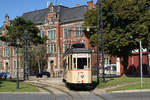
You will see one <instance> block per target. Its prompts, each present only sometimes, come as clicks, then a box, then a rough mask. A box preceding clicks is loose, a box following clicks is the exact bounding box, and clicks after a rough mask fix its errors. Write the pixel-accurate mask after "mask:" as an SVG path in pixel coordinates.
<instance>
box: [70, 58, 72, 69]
mask: <svg viewBox="0 0 150 100" xmlns="http://www.w3.org/2000/svg"><path fill="white" fill-rule="evenodd" d="M70 67H71V70H72V55H71V59H70Z"/></svg>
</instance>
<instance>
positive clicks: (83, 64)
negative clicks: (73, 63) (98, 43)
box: [77, 58, 87, 69]
mask: <svg viewBox="0 0 150 100" xmlns="http://www.w3.org/2000/svg"><path fill="white" fill-rule="evenodd" d="M77 64H78V65H77V69H84V68H87V58H78V59H77Z"/></svg>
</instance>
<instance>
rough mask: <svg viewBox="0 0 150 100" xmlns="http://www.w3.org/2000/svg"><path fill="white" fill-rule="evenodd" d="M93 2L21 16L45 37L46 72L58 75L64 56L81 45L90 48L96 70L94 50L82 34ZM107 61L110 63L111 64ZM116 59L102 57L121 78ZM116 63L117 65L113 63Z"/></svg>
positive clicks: (50, 4)
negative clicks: (86, 14)
mask: <svg viewBox="0 0 150 100" xmlns="http://www.w3.org/2000/svg"><path fill="white" fill-rule="evenodd" d="M93 6H94V4H93V1H89V2H87V5H82V6H80V5H79V4H77V5H76V7H72V8H69V7H66V6H62V5H56V6H55V5H53V4H52V3H49V5H48V8H45V9H41V10H36V11H32V12H27V13H24V14H23V15H22V17H23V18H24V19H26V20H31V21H33V22H34V23H36V24H37V27H38V28H39V29H40V31H41V33H40V34H41V36H44V35H46V36H47V38H48V40H47V71H50V70H51V69H54V70H55V72H56V73H57V72H58V71H60V70H63V54H64V53H65V51H66V50H67V48H69V47H70V46H71V44H73V43H84V44H85V47H86V48H91V49H92V51H93V53H92V57H93V58H92V65H93V66H96V63H97V59H96V56H97V54H96V49H94V48H92V47H91V46H90V44H89V41H88V39H87V38H86V36H85V34H86V33H84V32H83V28H84V27H83V26H82V25H83V20H84V14H85V12H86V11H87V10H89V9H92V8H93ZM110 60H111V61H112V62H110ZM117 61H118V58H115V57H111V56H108V55H106V56H105V64H107V65H113V66H115V68H114V71H115V73H117V74H118V75H120V62H119V61H118V62H117ZM116 62H117V63H116Z"/></svg>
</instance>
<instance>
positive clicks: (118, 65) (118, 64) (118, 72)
mask: <svg viewBox="0 0 150 100" xmlns="http://www.w3.org/2000/svg"><path fill="white" fill-rule="evenodd" d="M116 71H117V73H116V74H117V75H120V58H119V57H117V58H116Z"/></svg>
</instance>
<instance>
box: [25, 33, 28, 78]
mask: <svg viewBox="0 0 150 100" xmlns="http://www.w3.org/2000/svg"><path fill="white" fill-rule="evenodd" d="M27 40H28V32H27V30H25V31H24V80H27V79H28V53H27Z"/></svg>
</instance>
